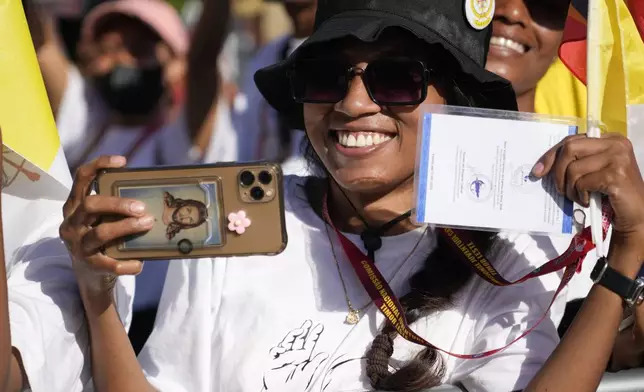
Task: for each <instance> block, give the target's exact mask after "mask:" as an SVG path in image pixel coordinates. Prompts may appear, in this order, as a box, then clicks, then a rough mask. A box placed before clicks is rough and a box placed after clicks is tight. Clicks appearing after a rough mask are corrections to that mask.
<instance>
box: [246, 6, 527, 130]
mask: <svg viewBox="0 0 644 392" xmlns="http://www.w3.org/2000/svg"><path fill="white" fill-rule="evenodd" d="M494 7H495V0H350V1H349V0H319V1H318V9H317V14H316V18H315V28H314V32H313V34H312V35H311V36H310V37H309V38H308V39H307V40H306V41H304V43H302V45H301V46H300V47H299V48H298V49H297V50H296V51H295V52H294V53H293V54H291V56H289V57H288V58H287V59H285V60H284V61H281V62H279V63H277V64H275V65H272V66H269V67H266V68H263V69H260V70H259V71H257V72H256V73H255V83H256V84H257V87H258V89H259V91H260V92H261V93H262V94H263V95H264V97H265V98H266V100H267V102H268V103H269V104H270V105H271V106H273V107H274V108H275V109H276V110H277V111H278V112H280V114H282V115H283V116H285V118H287V119H289V120H290V121H291V122H292V123H293V124H292V125H293V126H294V127H297V128H300V129H303V118H302V105H301V104H298V103H296V102H295V101H294V99H293V95H292V93H291V88H290V80H289V71H290V69H291V68H292V67H293V64H294V62H295V60H297V59H298V56H300V55H301V54H302V52H304V51H306V50H307V49H310V48H311V47H312V46H318V45H321V44H322V45H323V44H325V43H329V42H331V41H334V40H337V39H341V38H346V37H354V38H357V39H359V40H361V41H363V42H374V41H376V40H378V37H379V36H380V35H381V33H382V32H383V31H385V30H386V29H389V28H401V29H404V30H406V31H409V32H410V33H411V34H413V35H414V36H416V37H418V38H419V39H421V40H423V41H425V42H427V43H428V44H434V45H435V44H438V45H441V46H442V47H443V48H445V49H446V51H447V52H448V53H449V54H450V55H451V56H452V57H453V60H456V61H455V62H454V61H445V63H455V64H456V65H457V67H458V69H455V70H452V71H451V74H452V76H454V78H455V79H458V83H459V86H460V87H463V86H465V87H466V90H467V91H468V93H469V95H470V96H472V98H473V99H474V104H475V105H476V106H477V107H482V108H491V109H505V110H516V109H517V103H516V96H515V94H514V90H513V89H512V86H511V84H510V83H509V82H508V81H507V80H505V79H503V78H501V77H500V76H498V75H496V74H494V73H492V72H489V71H487V70H486V69H485V61H486V58H487V52H488V46H489V43H490V37H491V35H492V31H491V22H492V18H493V17H494ZM449 60H451V59H449ZM436 61H439V62H440V61H441V59H436Z"/></svg>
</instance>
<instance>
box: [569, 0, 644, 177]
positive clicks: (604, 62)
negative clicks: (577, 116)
mask: <svg viewBox="0 0 644 392" xmlns="http://www.w3.org/2000/svg"><path fill="white" fill-rule="evenodd" d="M590 1H592V2H594V1H598V5H599V6H600V12H599V13H598V14H597V18H596V21H595V19H593V23H592V24H591V25H590V28H592V29H596V30H595V32H596V34H595V36H597V37H598V39H597V42H594V43H591V45H594V46H593V47H594V48H597V49H598V50H596V51H595V52H594V53H596V55H594V56H593V57H594V58H587V40H586V38H587V35H588V33H589V31H588V28H589V24H588V23H587V22H588V20H587V18H588V5H589V0H572V4H571V7H570V10H569V13H568V19H567V21H566V27H565V30H564V36H563V41H562V44H561V47H560V49H559V57H560V58H561V61H562V62H563V63H564V64H565V65H566V66H567V67H568V68H569V69H570V71H571V72H572V73H573V74H574V75H575V76H576V77H577V78H579V79H580V80H581V81H583V82H584V83H587V81H588V78H590V77H594V79H593V80H596V81H597V83H596V89H597V91H590V92H589V96H588V115H589V116H591V117H593V118H597V119H599V120H600V121H601V122H602V123H603V124H604V125H605V126H606V128H607V129H609V130H611V131H615V132H621V133H623V134H625V135H627V136H628V137H629V138H630V139H631V141H633V144H634V145H635V149H636V154H637V156H638V160H639V162H640V164H642V163H644V1H642V0H590ZM589 62H590V64H593V65H594V67H591V69H595V70H596V71H595V73H591V74H590V75H589V74H588V73H587V72H588V70H587V65H588V64H589ZM591 72H593V71H591ZM595 112H596V113H595ZM643 167H644V166H643Z"/></svg>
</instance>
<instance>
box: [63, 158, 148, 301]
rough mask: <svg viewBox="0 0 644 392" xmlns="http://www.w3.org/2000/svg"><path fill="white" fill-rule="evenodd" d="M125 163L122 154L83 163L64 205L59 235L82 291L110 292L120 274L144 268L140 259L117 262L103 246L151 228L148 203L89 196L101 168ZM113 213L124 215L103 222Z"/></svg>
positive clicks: (82, 292)
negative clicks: (146, 212) (107, 254)
mask: <svg viewBox="0 0 644 392" xmlns="http://www.w3.org/2000/svg"><path fill="white" fill-rule="evenodd" d="M123 166H125V158H123V157H119V156H103V157H100V158H98V159H96V160H94V161H92V162H91V163H88V164H85V165H83V166H81V167H80V168H79V169H78V172H77V173H76V177H75V179H74V185H73V187H72V191H71V193H70V195H69V198H68V199H67V202H66V203H65V206H64V207H63V215H64V217H65V220H64V221H63V223H62V225H61V226H60V237H61V238H62V239H63V240H64V242H65V245H66V246H67V249H68V250H69V253H70V254H71V256H72V262H73V265H74V271H75V272H76V276H77V278H78V281H79V282H78V283H79V287H80V289H81V294H85V295H86V294H89V295H92V296H94V295H99V294H111V290H112V289H113V287H114V284H115V282H116V278H117V276H119V275H135V274H138V273H139V272H141V269H142V263H141V262H140V261H137V260H131V261H117V260H114V259H112V258H110V257H107V256H106V255H105V254H103V253H102V249H104V248H105V247H106V246H108V245H109V244H111V243H113V242H114V241H115V240H118V239H119V238H122V237H125V236H128V235H132V234H137V233H142V232H146V231H148V230H150V229H151V228H152V226H153V224H154V218H153V217H151V216H149V215H146V214H145V205H144V204H143V203H141V202H138V201H136V200H131V199H123V198H119V197H112V196H100V195H89V192H90V190H91V185H92V183H93V181H94V179H95V178H96V174H97V173H98V171H100V170H102V169H109V168H119V167H123ZM110 215H111V216H114V215H121V216H123V217H124V218H123V219H121V220H118V221H115V222H103V223H101V222H100V221H101V217H103V216H110Z"/></svg>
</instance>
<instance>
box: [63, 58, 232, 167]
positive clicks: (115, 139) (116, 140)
mask: <svg viewBox="0 0 644 392" xmlns="http://www.w3.org/2000/svg"><path fill="white" fill-rule="evenodd" d="M68 75H69V76H68V82H67V89H66V90H65V94H64V96H63V100H62V102H61V105H60V108H59V109H58V113H57V116H56V125H57V127H58V132H59V134H60V140H61V143H62V145H63V149H64V151H65V155H66V156H67V160H68V161H69V162H70V164H71V165H74V166H78V165H79V164H82V163H84V162H80V160H81V159H82V157H83V155H84V154H85V152H86V151H87V149H88V145H90V144H91V143H92V142H93V140H94V139H95V138H96V135H97V134H98V133H99V132H101V131H102V130H103V126H104V124H105V123H106V122H107V108H106V106H105V104H104V103H103V102H102V101H101V99H100V97H99V96H98V94H97V93H96V92H95V91H94V90H92V88H91V87H90V86H89V85H88V83H87V82H86V80H85V79H84V78H83V77H82V76H81V74H80V73H79V71H78V70H77V69H76V68H70V71H69V74H68ZM145 132H146V127H144V126H140V127H125V126H121V125H111V126H109V127H108V128H107V129H106V130H105V134H104V136H103V138H102V139H101V141H100V143H99V144H98V145H97V146H96V148H94V149H93V150H92V151H91V153H90V154H89V155H88V158H87V161H91V160H92V159H94V158H97V157H99V156H101V155H123V154H126V153H127V152H128V151H129V150H130V149H131V148H132V146H134V145H135V144H136V143H137V140H139V139H140V138H141V135H142V134H144V133H145ZM213 132H215V136H214V137H213V138H212V140H211V144H210V149H211V150H213V151H210V150H209V151H207V152H206V156H207V157H208V159H210V161H223V160H234V159H236V156H237V155H236V152H237V139H236V133H235V132H234V130H233V129H232V122H231V120H230V113H229V110H228V107H227V105H225V103H222V104H220V105H219V106H218V110H217V121H216V124H215V127H214V129H213ZM188 135H189V134H188V131H187V123H186V121H185V117H184V115H183V114H180V115H179V116H176V117H175V119H174V120H173V121H171V122H169V123H167V124H165V125H163V126H162V127H161V128H159V130H158V131H156V132H155V133H154V135H153V136H151V137H149V138H147V139H146V140H145V141H144V142H143V143H142V144H141V145H140V146H139V147H138V149H137V150H136V152H135V153H134V154H133V156H132V157H131V158H130V159H129V161H128V166H129V167H149V166H157V165H183V164H191V163H196V161H197V160H196V159H194V158H193V157H191V156H190V151H191V149H192V143H191V141H190V138H189V136H188ZM222 150H223V151H225V152H226V153H225V154H222ZM231 152H232V153H231ZM220 154H221V155H220Z"/></svg>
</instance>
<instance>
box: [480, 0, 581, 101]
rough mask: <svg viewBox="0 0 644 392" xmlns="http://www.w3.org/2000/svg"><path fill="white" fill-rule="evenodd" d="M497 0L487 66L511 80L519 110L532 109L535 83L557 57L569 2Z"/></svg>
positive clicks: (556, 0) (558, 0)
mask: <svg viewBox="0 0 644 392" xmlns="http://www.w3.org/2000/svg"><path fill="white" fill-rule="evenodd" d="M496 3H497V5H496V11H495V13H494V21H493V24H492V25H493V28H492V38H491V40H490V52H489V54H488V60H487V65H486V68H487V69H488V70H490V71H492V72H494V73H496V74H497V75H500V76H502V77H504V78H506V79H508V80H509V81H510V82H512V87H514V90H515V92H516V94H517V102H518V105H519V110H521V111H525V112H534V102H535V92H536V88H537V83H539V81H540V80H541V78H542V77H543V76H544V75H545V74H546V72H547V71H548V68H550V66H551V65H552V63H553V62H554V61H555V59H556V57H557V50H558V49H559V44H560V43H561V36H562V34H563V28H564V23H565V20H566V11H567V9H568V3H569V2H568V1H562V0H539V1H530V0H497V1H496Z"/></svg>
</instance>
